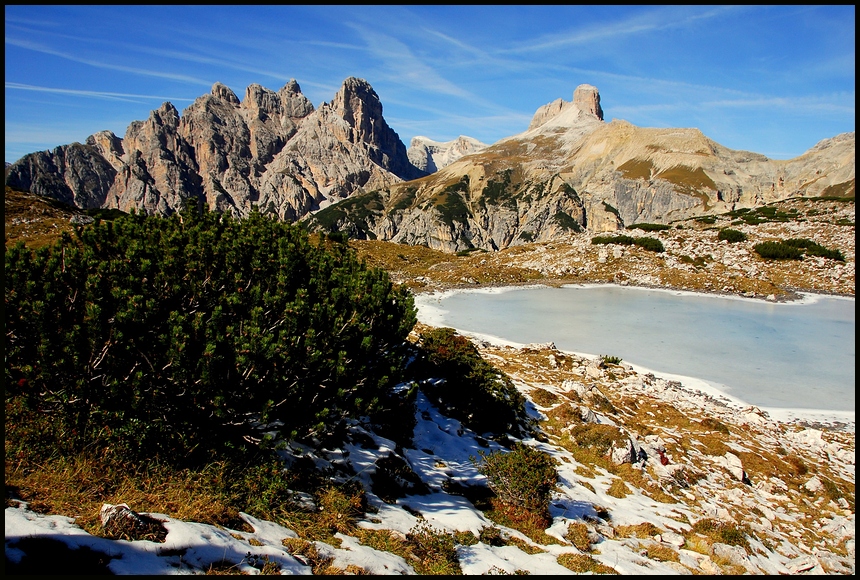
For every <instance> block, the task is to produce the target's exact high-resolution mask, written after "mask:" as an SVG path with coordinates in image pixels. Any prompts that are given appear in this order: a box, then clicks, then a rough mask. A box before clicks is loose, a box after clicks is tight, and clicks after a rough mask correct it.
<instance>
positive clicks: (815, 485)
mask: <svg viewBox="0 0 860 580" xmlns="http://www.w3.org/2000/svg"><path fill="white" fill-rule="evenodd" d="M803 487H805V488H806V489H807V491H810V492H812V493H815V492H817V491H818V490H820V489H821V488H822V487H824V484H822V483H821V480H820V479H818V478H817V477H815V476H813V477H812V478H811V479H810V480H809V481H807V482H806V483H804V484H803Z"/></svg>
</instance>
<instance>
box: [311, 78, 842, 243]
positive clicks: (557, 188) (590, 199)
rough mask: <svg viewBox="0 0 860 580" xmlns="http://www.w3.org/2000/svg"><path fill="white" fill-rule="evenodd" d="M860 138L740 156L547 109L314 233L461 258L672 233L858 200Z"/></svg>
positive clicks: (588, 106)
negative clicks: (708, 218) (517, 129)
mask: <svg viewBox="0 0 860 580" xmlns="http://www.w3.org/2000/svg"><path fill="white" fill-rule="evenodd" d="M854 180H855V176H854V133H853V132H852V133H845V134H842V135H838V136H836V137H834V138H832V139H827V140H824V141H822V142H821V143H819V144H817V145H816V146H815V147H813V148H811V149H810V150H809V151H807V152H806V153H804V154H803V155H801V156H800V157H797V158H795V159H791V160H785V161H783V160H771V159H768V158H767V157H765V156H764V155H760V154H757V153H750V152H747V151H736V150H732V149H728V148H726V147H723V146H721V145H719V144H718V143H716V142H714V141H712V140H711V139H708V138H707V137H705V135H703V134H702V133H701V131H699V130H698V129H654V128H640V127H636V126H634V125H632V124H630V123H628V122H626V121H621V120H612V121H611V122H605V121H604V120H603V110H602V108H601V105H600V94H599V92H598V90H597V88H595V87H593V86H591V85H580V86H578V87H577V88H576V90H575V91H574V93H573V98H572V100H571V101H565V100H563V99H557V100H556V101H553V102H551V103H548V104H547V105H544V106H542V107H540V108H539V109H538V110H537V111H536V112H535V114H534V116H533V118H532V121H531V123H530V124H529V127H528V129H527V130H526V131H524V132H522V133H520V134H517V135H513V136H511V137H507V138H505V139H502V140H500V141H498V142H496V143H494V144H492V145H490V146H488V147H486V148H484V149H482V150H480V151H478V152H475V153H473V154H471V155H468V156H465V157H462V158H460V159H458V160H457V161H454V162H453V163H451V164H449V165H447V166H445V167H442V168H440V169H439V170H438V171H437V172H435V173H433V174H431V175H429V176H427V177H423V178H421V179H418V180H415V181H411V182H408V183H399V184H395V185H393V186H391V187H389V188H383V189H380V190H379V191H375V192H368V193H365V194H362V195H360V196H357V197H355V198H353V199H351V200H350V202H349V204H348V205H343V206H333V207H331V208H327V209H326V210H323V211H321V212H319V213H317V214H315V215H313V216H312V217H309V218H308V225H309V227H311V228H312V229H313V228H315V229H321V230H339V231H344V232H348V233H349V234H350V235H351V236H353V237H358V238H373V239H382V240H392V241H395V242H400V243H406V244H416V245H426V246H429V247H431V248H434V249H440V250H443V251H447V252H456V251H460V250H466V249H470V248H483V249H488V250H490V249H502V248H506V247H509V246H513V245H518V244H524V243H528V242H533V241H549V240H556V239H562V238H564V237H566V236H568V235H569V234H572V233H576V232H581V231H589V232H611V231H616V230H619V229H622V228H624V227H625V226H628V225H631V224H635V223H643V222H648V223H669V222H671V221H673V220H677V219H685V218H690V217H695V216H698V215H702V214H706V213H722V212H727V211H731V210H734V209H738V208H745V207H754V206H758V205H762V204H765V203H769V202H772V201H776V200H780V199H785V198H789V197H797V196H826V195H854Z"/></svg>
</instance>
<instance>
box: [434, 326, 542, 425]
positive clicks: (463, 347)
mask: <svg viewBox="0 0 860 580" xmlns="http://www.w3.org/2000/svg"><path fill="white" fill-rule="evenodd" d="M418 346H419V348H420V349H421V351H422V358H421V361H420V362H419V363H418V365H417V370H418V373H420V374H421V375H422V376H432V377H435V378H439V379H441V380H438V381H436V382H430V381H426V382H425V383H424V384H423V385H422V387H421V388H422V390H423V391H424V392H425V393H426V394H427V396H428V398H429V399H430V400H431V401H433V402H434V403H437V404H439V406H440V407H441V408H442V410H443V412H445V413H447V414H449V416H452V417H454V418H456V419H458V420H459V421H460V422H461V423H463V424H464V425H465V426H467V427H469V428H470V429H472V430H474V431H476V432H477V433H487V432H490V433H494V434H497V435H501V434H505V433H516V432H518V431H520V430H521V429H522V428H523V425H524V424H525V423H526V422H527V413H526V407H525V401H526V400H525V397H523V396H522V395H521V394H520V392H519V391H518V390H517V388H516V387H515V386H514V384H513V381H511V379H510V377H508V376H507V375H506V374H504V373H503V372H501V371H499V370H498V369H496V368H495V367H493V366H492V365H491V364H490V363H488V362H487V361H485V360H484V359H483V358H481V355H480V353H479V352H478V349H476V348H475V346H474V345H473V344H472V343H471V342H470V341H469V340H468V339H467V338H465V337H463V336H460V335H458V334H456V331H455V330H454V329H453V328H435V329H432V330H430V331H428V332H425V333H422V334H421V336H420V340H419V342H418Z"/></svg>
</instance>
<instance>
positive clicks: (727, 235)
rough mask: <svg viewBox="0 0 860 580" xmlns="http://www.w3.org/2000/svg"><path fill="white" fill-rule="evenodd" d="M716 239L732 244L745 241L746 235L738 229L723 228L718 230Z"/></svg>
mask: <svg viewBox="0 0 860 580" xmlns="http://www.w3.org/2000/svg"><path fill="white" fill-rule="evenodd" d="M717 239H718V240H720V241H724V240H725V241H726V242H729V243H730V244H734V243H737V242H743V241H746V239H747V235H746V234H745V233H743V232H741V231H739V230H733V229H731V228H723V229H721V230H720V233H719V234H717Z"/></svg>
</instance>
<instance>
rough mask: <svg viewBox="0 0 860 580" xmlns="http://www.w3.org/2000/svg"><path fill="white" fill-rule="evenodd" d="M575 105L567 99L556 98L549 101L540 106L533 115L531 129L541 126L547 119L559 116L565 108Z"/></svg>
mask: <svg viewBox="0 0 860 580" xmlns="http://www.w3.org/2000/svg"><path fill="white" fill-rule="evenodd" d="M571 106H573V103H570V102H568V101H565V100H564V99H556V100H554V101H553V102H551V103H547V104H546V105H543V106H542V107H539V108H538V110H537V111H535V114H534V116H533V117H532V121H531V123H529V129H530V130H531V129H534V128H536V127H540V126H541V125H543V124H544V123H546V122H547V120H549V119H551V118H553V117H555V116H557V115H558V114H559V113H561V112H562V111H563V110H565V109H567V108H569V107H571Z"/></svg>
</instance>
